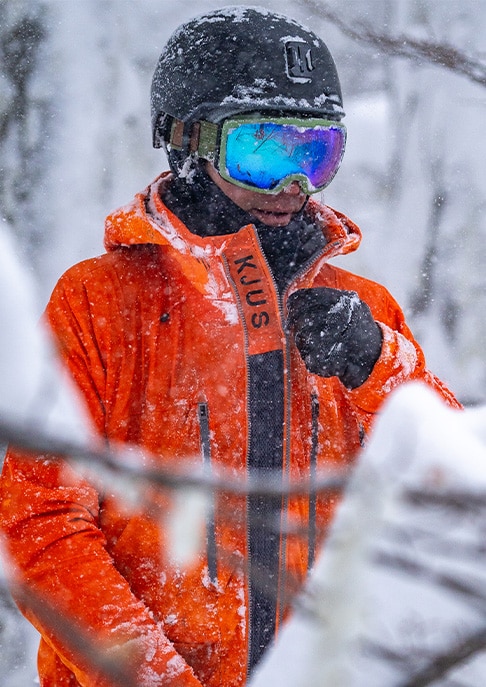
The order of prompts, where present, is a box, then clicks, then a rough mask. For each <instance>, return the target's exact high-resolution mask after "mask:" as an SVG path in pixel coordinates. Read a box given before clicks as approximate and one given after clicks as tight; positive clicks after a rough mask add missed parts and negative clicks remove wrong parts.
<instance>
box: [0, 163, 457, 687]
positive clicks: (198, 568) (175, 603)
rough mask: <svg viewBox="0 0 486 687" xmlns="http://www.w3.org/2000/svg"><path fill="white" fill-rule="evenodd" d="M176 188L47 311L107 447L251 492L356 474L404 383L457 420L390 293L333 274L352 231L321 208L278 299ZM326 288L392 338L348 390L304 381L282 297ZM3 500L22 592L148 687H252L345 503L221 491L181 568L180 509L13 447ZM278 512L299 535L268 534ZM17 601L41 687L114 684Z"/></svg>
mask: <svg viewBox="0 0 486 687" xmlns="http://www.w3.org/2000/svg"><path fill="white" fill-rule="evenodd" d="M169 179H170V176H169V175H168V174H164V175H162V177H160V178H159V179H157V180H156V181H155V182H154V183H153V184H152V185H151V186H150V187H149V188H148V189H147V190H146V191H145V192H143V193H141V194H139V195H138V196H137V197H136V198H135V200H134V201H133V202H132V204H130V205H128V206H126V207H123V208H122V209H120V210H118V211H117V212H115V213H114V214H112V215H111V216H109V217H108V218H107V221H106V234H105V245H106V249H107V253H106V254H104V255H102V256H101V257H97V258H93V259H89V260H86V261H84V262H82V263H80V264H78V265H76V266H74V267H72V268H71V269H70V270H68V271H67V272H66V274H64V276H63V277H62V278H61V279H60V280H59V282H58V284H57V286H56V288H55V290H54V292H53V295H52V297H51V300H50V302H49V305H48V307H47V319H48V321H49V323H50V326H51V328H52V330H53V332H54V335H55V338H56V340H57V343H58V346H59V350H60V353H61V355H62V357H63V359H64V361H65V363H66V365H67V366H68V368H69V370H70V372H71V374H72V376H73V377H74V379H75V380H76V382H77V384H78V386H79V387H80V389H81V391H82V393H83V395H84V397H85V398H86V401H87V404H88V406H89V410H90V412H91V416H92V417H93V420H94V422H95V424H96V427H97V429H98V432H99V434H100V435H101V436H102V437H103V438H104V439H105V440H106V441H108V442H109V443H112V444H113V445H117V444H119V443H130V444H135V445H138V446H141V447H143V449H146V451H147V452H148V455H150V456H151V457H150V458H146V460H147V461H148V462H149V463H150V464H153V466H155V467H156V466H157V465H163V464H166V462H167V461H168V462H169V464H173V463H174V462H176V463H177V462H178V461H181V460H184V459H186V458H187V457H194V456H200V458H198V460H200V461H201V463H204V465H205V467H206V468H208V469H211V468H212V469H215V470H217V468H218V467H224V468H225V470H226V471H228V473H229V474H230V475H232V476H233V477H234V478H235V479H238V480H240V481H241V480H245V479H246V476H247V475H248V474H249V473H251V472H252V471H258V470H262V471H263V472H265V471H268V470H270V469H273V470H277V471H280V474H282V476H283V477H285V478H286V479H288V480H290V481H291V482H292V481H295V480H299V479H304V480H308V479H309V478H312V477H313V476H314V475H315V473H316V471H317V470H319V469H323V468H328V467H336V466H343V465H348V464H349V463H350V462H351V461H352V460H353V459H354V457H355V456H356V454H357V452H358V450H359V448H360V446H361V445H362V442H363V437H364V435H365V434H366V432H367V431H368V430H369V428H370V425H371V423H372V421H373V417H374V415H375V413H376V412H377V411H378V409H379V408H380V406H381V404H382V402H383V400H384V399H385V397H386V396H387V394H389V392H390V391H392V390H393V389H394V388H395V387H396V386H397V385H399V384H401V383H402V382H405V381H407V380H412V379H414V380H422V381H423V382H425V383H426V384H428V385H430V386H431V387H433V388H434V389H436V390H437V391H438V393H439V394H441V395H442V397H443V398H444V399H445V400H446V402H448V403H449V404H450V405H452V406H456V407H459V404H458V403H457V401H456V400H455V399H454V397H453V396H452V394H451V393H450V392H449V391H448V390H447V389H446V388H445V387H444V386H443V385H442V384H441V382H440V381H439V380H437V379H436V378H435V377H434V376H433V375H432V374H431V373H430V372H429V371H428V370H427V369H426V366H425V362H424V356H423V353H422V351H421V349H420V348H419V346H418V345H417V343H416V341H415V340H414V338H413V336H412V334H411V332H410V330H409V329H408V327H407V325H406V323H405V321H404V317H403V314H402V311H401V310H400V308H399V306H398V305H397V303H396V302H395V301H394V300H393V298H392V297H391V296H390V294H389V293H388V292H387V290H386V289H385V288H384V287H382V286H380V285H379V284H376V283H374V282H371V281H369V280H366V279H364V278H361V277H358V276H355V275H353V274H351V273H349V272H346V271H344V270H342V269H339V268H337V267H334V266H332V265H331V264H330V263H329V260H330V259H331V258H333V257H335V256H337V255H342V254H345V253H348V252H350V251H353V250H355V249H356V248H357V247H358V245H359V242H360V232H359V229H358V228H357V227H356V226H355V225H354V224H353V223H352V222H351V221H350V220H348V219H347V218H346V217H344V216H343V215H342V214H340V213H338V212H335V211H333V210H331V209H330V208H329V207H326V206H322V205H319V204H317V203H316V202H315V201H313V200H310V201H309V203H308V206H307V210H306V212H308V213H309V214H310V215H311V217H312V218H313V220H314V222H315V223H317V224H318V225H319V226H320V227H321V228H322V231H323V232H324V235H325V237H326V245H325V247H324V248H323V249H320V252H319V253H318V254H317V255H315V256H314V257H313V258H312V260H311V261H310V262H309V263H308V264H307V265H306V266H305V267H304V268H303V269H302V270H301V271H300V273H299V274H297V275H296V277H295V278H294V280H293V281H292V283H291V284H290V286H289V287H288V288H287V290H286V292H285V294H283V296H282V297H280V296H279V295H278V293H277V290H276V287H275V282H274V280H273V277H272V274H271V272H270V269H269V267H268V264H267V262H266V260H265V258H264V256H263V254H262V251H261V248H260V244H259V240H258V236H257V233H256V230H255V228H254V227H253V226H252V225H249V226H245V227H243V228H242V229H241V230H240V231H239V232H237V233H236V234H227V235H223V236H213V237H205V238H201V237H199V236H196V235H194V234H192V233H191V232H189V230H188V229H187V228H186V227H185V226H184V225H183V224H182V223H181V222H180V221H179V219H178V218H177V217H176V216H174V215H173V214H171V212H170V211H169V210H168V209H167V208H166V207H165V206H164V204H163V201H162V200H161V197H163V188H164V184H166V183H167V181H168V180H169ZM317 286H327V287H333V288H335V289H346V290H353V291H356V292H357V293H358V295H359V297H360V298H361V299H363V300H364V301H366V302H367V303H368V305H369V307H370V308H371V311H372V313H373V316H374V318H375V320H376V321H377V322H378V323H379V324H380V327H381V329H382V332H383V349H382V353H381V356H380V358H379V360H378V361H377V363H376V365H375V367H374V369H373V371H372V373H371V376H370V377H369V378H368V380H367V381H366V382H365V383H364V384H363V385H362V386H360V387H359V388H356V389H354V390H352V391H350V390H347V389H346V388H345V387H344V386H343V385H342V384H341V382H340V381H339V380H338V379H337V378H322V377H318V376H315V375H313V374H311V373H309V372H308V371H307V370H306V368H305V365H304V363H303V361H302V359H301V357H300V355H299V353H298V351H297V349H296V347H295V345H294V344H293V341H292V339H291V337H289V336H288V334H287V333H286V330H285V307H286V300H287V298H288V295H289V294H290V293H292V292H293V291H295V290H296V289H299V288H310V287H317ZM148 491H150V490H148ZM1 497H2V511H1V518H2V527H3V532H4V535H5V542H6V547H7V549H8V551H9V554H10V556H11V558H12V561H13V564H14V565H15V566H16V569H17V571H18V573H19V574H20V575H21V576H22V579H23V581H24V582H25V584H27V585H28V588H29V589H31V590H32V591H33V592H35V594H36V595H38V596H37V597H36V598H41V599H44V600H45V602H47V604H48V605H49V608H51V609H55V610H56V611H57V612H59V617H64V618H66V619H68V620H70V621H72V622H74V624H75V627H78V628H80V633H81V632H82V633H83V636H84V635H85V636H86V637H87V638H88V639H91V640H93V641H95V642H96V643H97V645H100V646H101V645H103V642H105V643H106V644H107V645H108V646H109V647H111V649H110V651H111V652H112V653H111V655H113V656H117V655H118V654H117V653H116V652H117V650H119V651H121V652H122V653H121V654H120V655H123V656H124V657H127V656H128V655H130V656H131V657H133V659H134V665H136V685H137V686H143V687H149V686H152V685H162V684H163V685H164V686H165V687H196V686H200V685H205V686H206V687H223V686H224V687H240V686H241V685H243V684H244V683H245V680H246V678H247V675H248V671H249V670H250V669H251V668H252V667H253V666H254V665H255V664H256V663H257V661H258V660H259V658H260V656H261V654H262V651H263V650H264V648H265V647H266V646H267V645H268V643H269V641H270V640H271V638H272V636H273V635H274V633H275V632H276V631H277V630H278V626H279V624H280V623H281V621H282V617H283V615H284V614H285V612H286V600H287V599H288V597H289V595H291V592H292V590H293V589H295V588H296V586H297V585H298V584H299V582H301V581H302V580H303V579H304V578H305V575H306V573H307V571H308V568H309V566H310V565H312V561H313V559H314V556H315V554H316V547H317V546H318V543H319V540H320V537H319V533H322V531H323V530H324V528H325V526H326V524H327V522H328V521H329V519H330V517H331V514H332V510H333V507H334V504H335V500H336V499H335V498H334V497H333V496H332V495H327V496H326V497H325V496H323V495H320V496H319V497H317V498H315V497H313V496H307V497H303V496H299V497H288V498H285V499H283V500H276V499H275V498H274V499H268V498H266V499H265V498H262V497H258V496H251V497H248V498H247V499H245V498H243V497H238V498H237V497H234V496H233V497H232V496H228V495H220V496H218V497H216V498H215V503H214V504H213V506H214V507H213V509H212V511H211V516H210V517H208V522H207V526H206V536H205V540H206V548H205V550H203V551H201V553H200V556H199V558H198V559H197V561H196V562H195V563H194V564H193V565H191V566H190V567H188V568H187V569H181V568H180V567H179V566H178V565H177V564H176V563H175V562H174V561H173V559H172V557H171V550H170V547H169V546H168V543H167V528H166V524H167V522H166V521H164V514H165V513H166V511H167V510H168V509H169V501H170V499H169V497H168V496H165V495H164V496H162V495H161V494H158V493H155V492H154V493H152V494H151V496H150V502H151V508H150V509H148V508H145V507H144V505H143V504H138V505H136V504H133V503H132V504H130V503H128V502H124V499H123V497H122V496H120V493H115V492H113V493H111V490H110V488H109V485H105V486H104V487H103V489H100V488H96V487H95V486H94V484H93V483H92V481H88V480H87V479H86V478H83V477H80V476H79V475H78V474H77V473H76V472H75V470H74V469H73V468H71V467H69V466H67V465H66V464H64V463H63V461H60V460H57V459H55V458H53V457H51V456H39V457H36V459H35V460H31V459H29V458H28V457H27V456H26V455H23V454H22V453H20V452H15V451H10V452H9V453H8V455H7V457H6V460H5V464H4V469H3V474H2V480H1ZM248 513H253V514H255V513H256V514H257V515H258V519H257V521H255V520H254V519H252V518H250V517H248ZM267 516H278V518H280V520H281V522H282V523H285V524H286V525H287V531H288V534H287V535H285V536H283V535H281V536H276V535H275V534H274V533H273V532H272V531H271V530H270V529H268V527H267V525H266V524H265V523H266V522H267V520H266V517H267ZM302 532H304V533H305V535H302ZM299 533H300V534H299ZM19 605H20V606H21V608H22V611H23V612H24V613H25V615H26V616H27V617H28V618H29V619H30V620H31V622H32V623H33V624H34V625H35V626H36V627H37V628H38V630H39V631H40V633H41V635H42V640H41V647H40V651H39V673H40V679H41V686H42V687H54V686H56V687H57V686H60V685H63V686H65V685H69V686H71V687H74V686H76V685H82V686H83V687H95V686H96V687H100V686H104V685H109V684H111V683H109V682H108V681H106V680H105V679H104V678H103V677H102V676H101V674H100V673H99V672H97V669H95V668H94V667H93V666H92V665H91V664H90V661H89V660H87V659H86V657H85V656H84V654H83V652H82V651H81V650H77V648H76V643H75V642H74V644H73V642H72V637H71V639H70V641H68V639H67V635H66V629H65V628H64V626H63V625H62V624H59V625H57V624H56V623H52V622H51V623H47V622H46V621H45V619H44V618H43V616H42V614H40V613H38V612H37V611H36V608H38V607H37V606H36V604H35V603H29V600H28V599H27V600H25V599H24V600H22V601H19Z"/></svg>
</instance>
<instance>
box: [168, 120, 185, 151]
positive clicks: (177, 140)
mask: <svg viewBox="0 0 486 687" xmlns="http://www.w3.org/2000/svg"><path fill="white" fill-rule="evenodd" d="M169 143H170V145H171V147H172V148H174V149H175V150H182V149H183V148H184V122H183V121H181V120H180V119H176V118H175V117H174V119H173V120H172V125H171V127H170V136H169Z"/></svg>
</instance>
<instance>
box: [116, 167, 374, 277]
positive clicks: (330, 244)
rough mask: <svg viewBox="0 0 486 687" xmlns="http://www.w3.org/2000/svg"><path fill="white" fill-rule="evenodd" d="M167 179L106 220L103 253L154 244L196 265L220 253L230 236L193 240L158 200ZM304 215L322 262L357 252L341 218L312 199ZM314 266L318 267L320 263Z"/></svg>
mask: <svg viewBox="0 0 486 687" xmlns="http://www.w3.org/2000/svg"><path fill="white" fill-rule="evenodd" d="M171 178H172V174H171V172H164V173H163V174H162V175H160V176H159V177H158V178H157V179H155V181H154V182H153V183H152V184H150V186H148V187H147V189H145V191H143V192H142V193H139V194H137V195H136V196H135V198H134V200H133V201H132V202H131V203H129V204H128V205H125V206H123V207H122V208H120V209H118V210H116V211H115V212H113V213H112V214H110V215H109V216H108V217H107V218H106V222H105V248H106V250H107V251H112V250H114V249H116V248H117V247H119V246H133V245H140V244H156V245H161V246H167V247H168V248H171V249H173V250H174V251H176V252H178V253H180V254H181V256H182V255H184V256H191V255H192V256H193V257H194V258H195V259H196V260H198V261H199V260H201V259H204V257H206V258H209V257H210V256H211V255H213V256H214V255H221V253H223V252H224V249H225V247H226V246H227V245H228V243H229V242H230V241H231V240H232V239H233V238H234V236H235V235H234V234H225V235H222V236H205V237H201V236H197V235H196V234H193V233H192V232H190V231H189V229H188V228H187V227H186V226H185V225H184V224H183V223H182V222H181V221H180V220H179V219H178V218H177V217H176V215H174V214H173V213H172V212H171V211H170V210H169V209H168V208H167V207H166V206H165V204H164V202H163V200H162V197H163V195H164V187H165V186H166V185H167V184H168V183H169V182H170V180H171ZM306 212H307V213H308V214H309V215H310V217H311V218H312V220H313V221H314V222H315V223H316V224H317V225H318V226H320V227H321V229H322V231H323V233H324V235H325V237H326V247H325V249H324V251H323V254H322V258H323V259H325V260H327V259H329V258H331V257H334V256H336V255H343V254H346V253H350V252H353V251H355V250H356V249H357V248H358V246H359V244H360V241H361V232H360V230H359V228H358V227H357V226H356V225H355V224H354V223H353V222H351V220H349V219H348V218H347V217H346V216H345V215H343V214H342V213H340V212H337V211H335V210H333V209H331V208H330V207H328V206H327V205H321V204H319V203H317V201H315V200H313V199H312V198H311V199H310V200H309V202H308V203H307V207H306ZM318 262H319V264H320V263H321V260H318Z"/></svg>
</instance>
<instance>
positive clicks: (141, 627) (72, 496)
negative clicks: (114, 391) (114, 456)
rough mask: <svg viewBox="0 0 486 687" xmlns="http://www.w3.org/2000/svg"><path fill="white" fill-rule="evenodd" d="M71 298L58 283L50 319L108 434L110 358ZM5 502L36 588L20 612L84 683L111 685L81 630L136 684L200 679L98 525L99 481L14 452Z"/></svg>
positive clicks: (6, 525)
mask: <svg viewBox="0 0 486 687" xmlns="http://www.w3.org/2000/svg"><path fill="white" fill-rule="evenodd" d="M82 298H85V295H83V294H82V289H81V290H80V291H79V293H78V296H77V299H78V300H77V302H76V303H77V305H78V306H79V305H83V307H84V305H87V304H83V303H81V301H80V299H82ZM70 300H71V301H72V298H71V297H69V294H68V293H67V290H66V287H65V286H63V285H62V284H61V285H59V286H58V287H57V288H56V290H55V292H54V294H53V297H52V299H51V303H50V305H49V307H48V317H49V320H50V323H51V325H52V328H53V330H54V333H55V335H56V337H57V339H58V341H59V345H60V348H61V352H62V355H63V358H64V360H65V361H66V362H67V364H68V367H69V368H70V370H71V373H72V374H73V376H74V378H75V380H76V382H77V384H78V385H79V387H80V388H81V389H82V391H83V393H84V396H85V398H86V400H87V402H88V405H89V408H90V411H91V415H92V417H93V419H94V421H95V423H96V424H97V426H98V429H99V431H100V432H102V428H103V417H104V407H103V400H102V395H101V390H102V386H103V378H104V369H103V365H104V363H103V357H102V354H101V353H100V351H99V350H98V349H97V347H96V346H95V345H94V343H93V342H92V341H91V342H90V341H89V337H90V331H89V328H90V322H89V316H88V315H86V317H85V319H84V321H82V319H81V317H80V311H78V310H77V309H76V307H71V305H70V303H69V301H70ZM85 312H86V313H89V307H87V309H86V310H85ZM0 500H1V516H0V517H1V525H2V530H3V538H4V545H5V550H6V552H7V555H8V558H9V562H10V563H11V567H12V572H13V579H14V587H13V589H14V595H15V589H16V586H15V582H16V583H17V584H18V589H20V590H22V588H25V589H26V590H27V592H28V593H27V595H25V594H22V593H20V594H19V595H18V603H19V606H20V607H21V610H22V611H23V613H24V614H25V615H26V616H27V617H28V618H29V620H30V621H31V622H32V623H33V624H34V626H35V627H36V628H37V629H38V631H39V632H40V633H41V635H42V636H43V638H44V640H45V641H46V642H47V644H48V645H50V646H51V647H52V648H53V649H54V651H55V652H56V653H57V654H58V656H59V657H60V658H61V660H62V662H63V663H64V664H65V665H66V666H67V667H68V668H69V669H70V670H71V671H73V672H74V674H75V675H76V678H77V680H78V682H79V684H80V685H82V687H95V686H96V687H108V686H109V685H111V683H110V681H109V680H107V679H105V677H103V676H102V675H101V674H100V672H99V669H98V668H97V667H94V666H93V664H92V663H91V662H90V661H89V660H86V656H85V654H83V652H82V651H81V652H80V651H79V649H77V645H78V644H79V643H78V642H76V632H79V635H80V636H84V637H85V638H86V639H87V640H88V641H89V642H91V644H93V645H95V646H97V647H103V648H106V649H107V650H108V654H107V656H108V657H109V656H111V657H112V658H114V659H115V661H116V660H117V657H118V659H120V661H121V660H122V659H123V660H125V659H128V660H129V662H128V665H129V666H131V667H132V668H133V671H134V672H135V674H136V678H135V679H134V682H133V684H135V685H137V687H148V686H149V685H150V686H151V687H152V686H155V685H162V684H163V685H164V686H165V685H168V686H169V687H201V683H200V682H199V680H198V679H197V678H196V677H195V675H194V673H193V671H192V669H191V667H190V666H189V665H188V664H187V663H186V662H185V661H184V660H183V658H182V657H181V656H180V655H179V654H178V653H177V652H176V650H175V648H174V646H173V645H172V644H171V642H170V641H169V640H168V639H167V637H166V636H165V635H164V632H163V628H162V626H161V625H160V624H159V623H158V622H156V620H155V619H154V618H153V616H152V614H151V612H150V610H149V609H148V608H147V607H146V606H145V605H144V603H143V602H142V601H140V600H139V599H138V598H137V597H136V596H135V595H134V594H133V593H132V591H131V589H130V586H129V584H128V582H127V581H126V579H125V578H124V577H123V576H122V575H121V574H120V573H119V572H118V570H117V569H116V567H115V565H114V562H113V560H112V558H111V557H110V555H109V553H108V551H107V549H106V541H105V537H104V534H103V532H102V530H101V529H100V526H99V517H100V495H99V494H98V493H97V491H96V489H95V488H94V486H93V485H92V484H91V483H90V482H88V481H87V480H86V479H84V478H83V477H82V476H81V475H80V474H78V473H77V472H76V471H75V470H74V469H73V468H72V467H70V466H69V465H68V464H67V463H65V462H63V461H62V460H59V459H56V458H55V457H53V456H48V455H39V456H35V457H32V456H28V455H25V454H22V453H20V452H16V451H12V450H11V451H9V452H8V454H7V456H6V459H5V462H4V467H3V472H2V478H1V483H0ZM44 604H45V610H46V612H45V613H44V612H42V608H43V607H44ZM56 617H58V618H59V622H56V621H55V618H56ZM53 619H54V620H53ZM63 619H65V620H67V624H66V623H65V622H64V621H63ZM66 627H67V628H68V631H66ZM76 628H78V630H76ZM73 640H74V641H73ZM131 684H132V683H131Z"/></svg>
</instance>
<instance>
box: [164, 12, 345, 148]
mask: <svg viewBox="0 0 486 687" xmlns="http://www.w3.org/2000/svg"><path fill="white" fill-rule="evenodd" d="M151 110H152V134H153V145H154V147H155V148H160V147H161V146H163V145H165V143H166V141H167V134H168V130H169V128H170V126H172V125H173V122H174V120H176V121H177V120H178V122H179V123H180V125H181V130H182V131H184V140H185V141H186V144H187V143H188V136H189V129H190V127H187V126H185V125H186V124H188V123H189V124H192V123H194V122H197V121H199V120H207V121H211V122H216V123H217V122H220V121H221V120H223V119H224V118H226V117H228V116H231V115H235V114H239V113H242V112H252V111H253V112H254V111H262V112H267V113H268V112H278V113H280V115H281V116H282V115H286V114H287V113H289V114H294V115H295V114H298V115H300V116H307V115H309V116H315V117H323V118H326V119H333V120H337V121H339V120H340V119H341V118H342V117H343V116H344V111H343V106H342V96H341V87H340V84H339V78H338V74H337V70H336V66H335V64H334V61H333V59H332V57H331V54H330V52H329V50H328V48H327V47H326V45H325V43H324V42H323V41H322V40H321V39H320V38H319V37H318V36H317V35H316V34H314V33H313V32H312V31H310V30H309V29H307V28H305V27H304V26H302V25H301V24H299V23H298V22H296V21H294V20H292V19H289V18H288V17H285V16H284V15H281V14H276V13H273V12H270V11H268V10H266V9H262V8H256V7H244V6H236V7H227V8H223V9H220V10H215V11H213V12H210V13H208V14H204V15H201V16H199V17H196V18H194V19H192V20H191V21H189V22H187V23H186V24H183V25H182V26H180V27H179V28H178V29H177V30H176V31H175V33H174V34H173V35H172V37H171V38H170V39H169V41H168V43H167V45H166V46H165V48H164V50H163V52H162V54H161V56H160V58H159V62H158V64H157V67H156V70H155V73H154V76H153V81H152V92H151ZM181 136H182V134H181ZM183 147H184V148H185V147H186V146H183Z"/></svg>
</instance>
